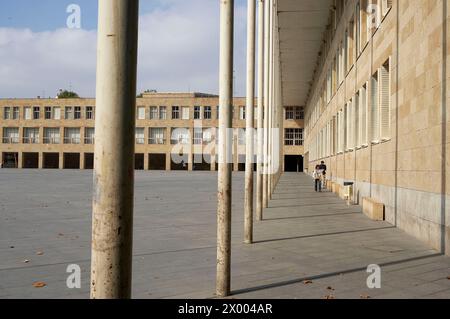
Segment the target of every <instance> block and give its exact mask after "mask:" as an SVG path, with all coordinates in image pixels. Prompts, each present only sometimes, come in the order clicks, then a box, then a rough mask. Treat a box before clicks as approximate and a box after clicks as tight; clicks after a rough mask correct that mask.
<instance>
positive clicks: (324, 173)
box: [319, 161, 327, 188]
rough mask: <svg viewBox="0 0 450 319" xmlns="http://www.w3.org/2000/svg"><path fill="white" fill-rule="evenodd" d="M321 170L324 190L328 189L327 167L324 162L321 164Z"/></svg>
mask: <svg viewBox="0 0 450 319" xmlns="http://www.w3.org/2000/svg"><path fill="white" fill-rule="evenodd" d="M319 169H320V170H321V171H322V188H326V184H325V183H326V177H327V165H325V162H324V161H321V162H320V165H319Z"/></svg>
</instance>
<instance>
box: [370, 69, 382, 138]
mask: <svg viewBox="0 0 450 319" xmlns="http://www.w3.org/2000/svg"><path fill="white" fill-rule="evenodd" d="M379 117H380V112H379V104H378V72H376V73H375V74H374V75H373V76H372V80H371V85H370V138H371V141H372V143H378V142H379V139H380V119H379Z"/></svg>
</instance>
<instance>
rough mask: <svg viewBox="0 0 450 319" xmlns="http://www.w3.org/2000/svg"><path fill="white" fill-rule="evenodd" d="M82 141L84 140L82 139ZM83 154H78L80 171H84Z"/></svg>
mask: <svg viewBox="0 0 450 319" xmlns="http://www.w3.org/2000/svg"><path fill="white" fill-rule="evenodd" d="M83 141H84V138H83ZM84 157H85V156H84V152H80V169H81V170H84Z"/></svg>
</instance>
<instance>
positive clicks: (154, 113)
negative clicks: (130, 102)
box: [150, 106, 159, 120]
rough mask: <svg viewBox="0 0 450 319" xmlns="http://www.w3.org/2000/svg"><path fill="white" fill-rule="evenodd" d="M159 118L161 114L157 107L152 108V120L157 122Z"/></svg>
mask: <svg viewBox="0 0 450 319" xmlns="http://www.w3.org/2000/svg"><path fill="white" fill-rule="evenodd" d="M158 118H159V112H158V107H157V106H150V120H157V119H158Z"/></svg>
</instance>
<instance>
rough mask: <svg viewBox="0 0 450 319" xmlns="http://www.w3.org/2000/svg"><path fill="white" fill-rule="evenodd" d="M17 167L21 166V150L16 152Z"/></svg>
mask: <svg viewBox="0 0 450 319" xmlns="http://www.w3.org/2000/svg"><path fill="white" fill-rule="evenodd" d="M17 168H23V152H17Z"/></svg>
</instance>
